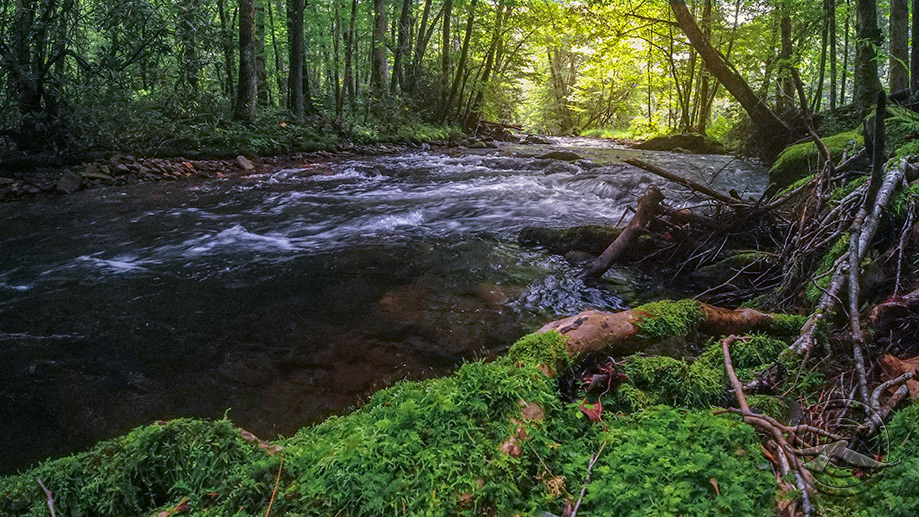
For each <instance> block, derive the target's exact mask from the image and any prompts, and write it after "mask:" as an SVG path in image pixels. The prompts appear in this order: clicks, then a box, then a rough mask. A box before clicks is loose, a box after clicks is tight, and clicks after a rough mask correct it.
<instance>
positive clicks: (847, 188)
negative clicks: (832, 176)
mask: <svg viewBox="0 0 919 517" xmlns="http://www.w3.org/2000/svg"><path fill="white" fill-rule="evenodd" d="M867 182H868V176H859V177H857V178H855V179H853V180H850V181H849V182H848V183H846V184H845V185H842V186H839V187H837V188H835V189H833V192H832V193H830V197H829V198H828V199H827V202H828V203H829V204H831V205H834V206H835V205H837V204H838V203H839V201H841V200H842V198H844V197H846V196H848V195H849V194H851V193H852V192H854V191H855V189H857V188H859V187H861V186H862V185H864V184H865V183H867Z"/></svg>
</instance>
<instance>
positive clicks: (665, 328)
mask: <svg viewBox="0 0 919 517" xmlns="http://www.w3.org/2000/svg"><path fill="white" fill-rule="evenodd" d="M632 312H633V313H635V314H636V315H637V316H638V317H639V318H640V319H639V320H638V321H637V322H636V326H637V327H638V335H639V337H641V338H643V339H655V340H663V339H667V338H671V337H674V336H686V335H688V334H690V333H692V332H695V331H696V328H698V326H699V323H701V322H702V319H703V317H704V314H703V312H702V306H701V305H700V304H699V302H697V301H695V300H679V301H676V302H674V301H671V300H663V301H659V302H652V303H646V304H644V305H641V306H639V307H636V308H635V309H633V310H632Z"/></svg>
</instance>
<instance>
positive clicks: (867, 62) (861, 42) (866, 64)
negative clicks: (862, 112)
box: [852, 0, 881, 108]
mask: <svg viewBox="0 0 919 517" xmlns="http://www.w3.org/2000/svg"><path fill="white" fill-rule="evenodd" d="M855 36H856V38H855V72H854V74H853V76H852V84H853V86H854V88H855V92H854V93H853V95H852V97H853V98H852V100H853V102H855V104H856V105H857V106H859V107H861V108H867V107H869V106H871V105H872V104H874V100H875V98H877V95H878V92H879V91H880V90H881V81H880V79H879V78H878V65H877V62H876V61H875V60H876V59H877V50H876V49H877V48H878V47H880V46H881V31H880V29H878V13H877V1H876V0H855Z"/></svg>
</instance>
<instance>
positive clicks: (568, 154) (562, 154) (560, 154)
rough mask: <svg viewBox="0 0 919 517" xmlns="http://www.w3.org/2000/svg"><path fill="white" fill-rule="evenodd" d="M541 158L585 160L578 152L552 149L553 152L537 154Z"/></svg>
mask: <svg viewBox="0 0 919 517" xmlns="http://www.w3.org/2000/svg"><path fill="white" fill-rule="evenodd" d="M537 158H539V159H540V160H563V161H566V162H573V161H575V160H583V159H584V157H583V156H581V155H580V154H578V153H575V152H572V151H552V152H551V153H546V154H544V155H542V156H537Z"/></svg>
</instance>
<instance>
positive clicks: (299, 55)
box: [287, 0, 306, 121]
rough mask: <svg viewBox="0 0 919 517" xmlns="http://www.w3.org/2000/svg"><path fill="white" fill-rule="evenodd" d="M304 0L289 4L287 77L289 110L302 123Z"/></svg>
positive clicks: (303, 109)
mask: <svg viewBox="0 0 919 517" xmlns="http://www.w3.org/2000/svg"><path fill="white" fill-rule="evenodd" d="M304 7H305V2H304V0H288V2H287V35H288V39H289V41H290V47H289V49H288V50H289V57H288V60H289V61H290V74H288V76H287V92H288V93H287V95H288V101H287V109H288V110H290V113H291V115H293V117H294V119H296V120H298V121H302V120H303V117H304V116H305V115H306V109H305V106H306V104H305V102H304V99H303V60H304V56H303V54H304V44H303V14H304V10H305V9H304Z"/></svg>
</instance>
